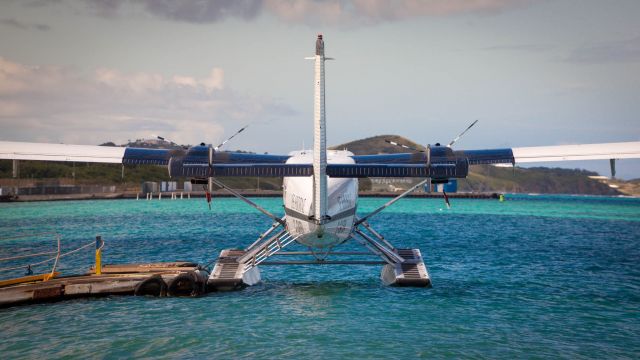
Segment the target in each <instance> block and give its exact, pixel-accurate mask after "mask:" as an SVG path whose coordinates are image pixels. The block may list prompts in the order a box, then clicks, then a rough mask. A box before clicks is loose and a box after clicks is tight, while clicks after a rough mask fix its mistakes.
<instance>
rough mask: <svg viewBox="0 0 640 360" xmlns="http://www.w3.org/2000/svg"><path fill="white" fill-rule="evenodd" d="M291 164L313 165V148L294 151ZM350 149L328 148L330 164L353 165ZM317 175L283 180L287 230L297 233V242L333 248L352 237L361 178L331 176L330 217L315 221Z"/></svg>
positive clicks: (328, 208) (328, 190) (328, 213)
mask: <svg viewBox="0 0 640 360" xmlns="http://www.w3.org/2000/svg"><path fill="white" fill-rule="evenodd" d="M289 155H291V157H290V158H289V160H287V164H309V163H312V161H313V151H306V150H305V151H296V152H292V153H291V154H289ZM350 156H353V154H352V153H351V152H349V151H337V150H329V151H327V163H329V164H353V163H354V161H353V159H352V158H351V157H350ZM314 183H315V182H314V178H313V176H309V177H285V178H284V180H283V197H284V199H283V200H284V208H285V213H286V219H285V220H286V224H287V230H288V231H289V233H291V234H292V235H293V236H297V237H298V238H297V239H296V241H297V242H299V243H301V244H303V245H306V246H309V247H311V248H314V249H320V250H322V249H324V250H329V249H330V248H331V247H333V246H335V245H337V244H340V243H342V242H344V241H345V240H347V239H349V237H350V235H351V230H352V228H353V223H354V221H355V214H356V204H357V200H358V179H354V178H331V177H327V210H326V214H327V216H328V218H327V219H326V220H325V221H324V222H322V223H318V221H316V220H315V211H316V210H315V209H316V206H315V204H314V200H313V199H314V190H315V189H314Z"/></svg>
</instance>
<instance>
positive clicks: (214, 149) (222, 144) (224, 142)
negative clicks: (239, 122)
mask: <svg viewBox="0 0 640 360" xmlns="http://www.w3.org/2000/svg"><path fill="white" fill-rule="evenodd" d="M248 127H249V125H248V124H247V125H245V126H244V127H243V128H241V129H240V130H238V131H236V132H235V133H234V134H233V135H231V136H230V137H228V138H227V140H225V141H223V142H222V143H220V145H218V146H216V147H214V148H213V151H218V149H220V148H221V147H223V146H224V144H226V143H227V142H228V141H229V140H231V139H233V138H234V137H236V135H238V134H240V133H241V132H243V131H244V129H246V128H248Z"/></svg>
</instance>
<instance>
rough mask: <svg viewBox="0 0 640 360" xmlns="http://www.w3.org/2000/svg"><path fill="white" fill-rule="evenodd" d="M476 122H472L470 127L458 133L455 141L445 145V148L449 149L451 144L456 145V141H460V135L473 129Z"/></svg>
mask: <svg viewBox="0 0 640 360" xmlns="http://www.w3.org/2000/svg"><path fill="white" fill-rule="evenodd" d="M477 122H478V120H476V121H474V122H472V123H471V125H469V127H467V128H466V129H464V131H463V132H461V133H460V135H458V136H456V138H455V139H453V140H451V142H450V143H449V144H447V147H448V148H450V147H451V146H452V145H453V144H455V143H456V141H458V140H460V138H461V137H462V135H464V133H466V132H467V131H469V129H471V128H472V127H473V125H475V124H476V123H477Z"/></svg>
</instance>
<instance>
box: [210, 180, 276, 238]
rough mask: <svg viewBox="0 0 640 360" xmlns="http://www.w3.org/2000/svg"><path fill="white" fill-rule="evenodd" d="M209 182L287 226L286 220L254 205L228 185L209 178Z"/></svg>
mask: <svg viewBox="0 0 640 360" xmlns="http://www.w3.org/2000/svg"><path fill="white" fill-rule="evenodd" d="M209 181H210V182H212V183H214V184H216V185H218V186H219V187H221V188H223V189H225V190H227V191H228V192H230V193H231V194H232V195H233V196H235V197H237V198H238V199H240V200H242V201H244V202H246V203H247V204H249V205H251V206H252V207H254V208H255V209H257V210H258V211H260V212H261V213H263V214H265V215H267V216H268V217H270V218H271V219H273V220H274V221H277V222H278V223H280V225H282V226H285V222H284V220H282V219H281V218H279V217H277V216H275V215H273V214H272V213H271V212H269V211H268V210H267V209H265V208H263V207H262V206H260V205H258V204H256V203H254V202H253V201H251V200H249V199H247V198H246V197H244V196H243V195H242V194H240V193H239V192H237V191H235V190H233V189H232V188H230V187H228V186H227V185H225V184H224V183H222V182H220V181H218V180H216V179H214V178H212V177H209Z"/></svg>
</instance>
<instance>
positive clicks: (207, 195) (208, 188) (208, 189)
mask: <svg viewBox="0 0 640 360" xmlns="http://www.w3.org/2000/svg"><path fill="white" fill-rule="evenodd" d="M248 127H249V125H248V124H247V125H245V126H244V127H242V128H241V129H240V130H238V131H236V132H235V133H234V134H233V135H231V136H230V137H228V138H227V139H226V140H225V141H223V142H221V143H220V145H218V146H216V147H214V148H211V147H209V167H212V166H213V153H214V152H216V151H218V150H219V149H220V148H221V147H223V146H224V144H226V143H227V142H229V140H231V139H233V138H234V137H236V135H238V134H240V133H241V132H243V131H244V130H245V129H246V128H248ZM158 138H159V139H160V137H159V136H158ZM160 140H164V139H160ZM202 187H203V188H204V196H205V199H206V200H207V205H209V210H211V200H212V196H211V192H212V191H213V182H212V181H211V177H209V178H208V181H207V185H203V186H202Z"/></svg>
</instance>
